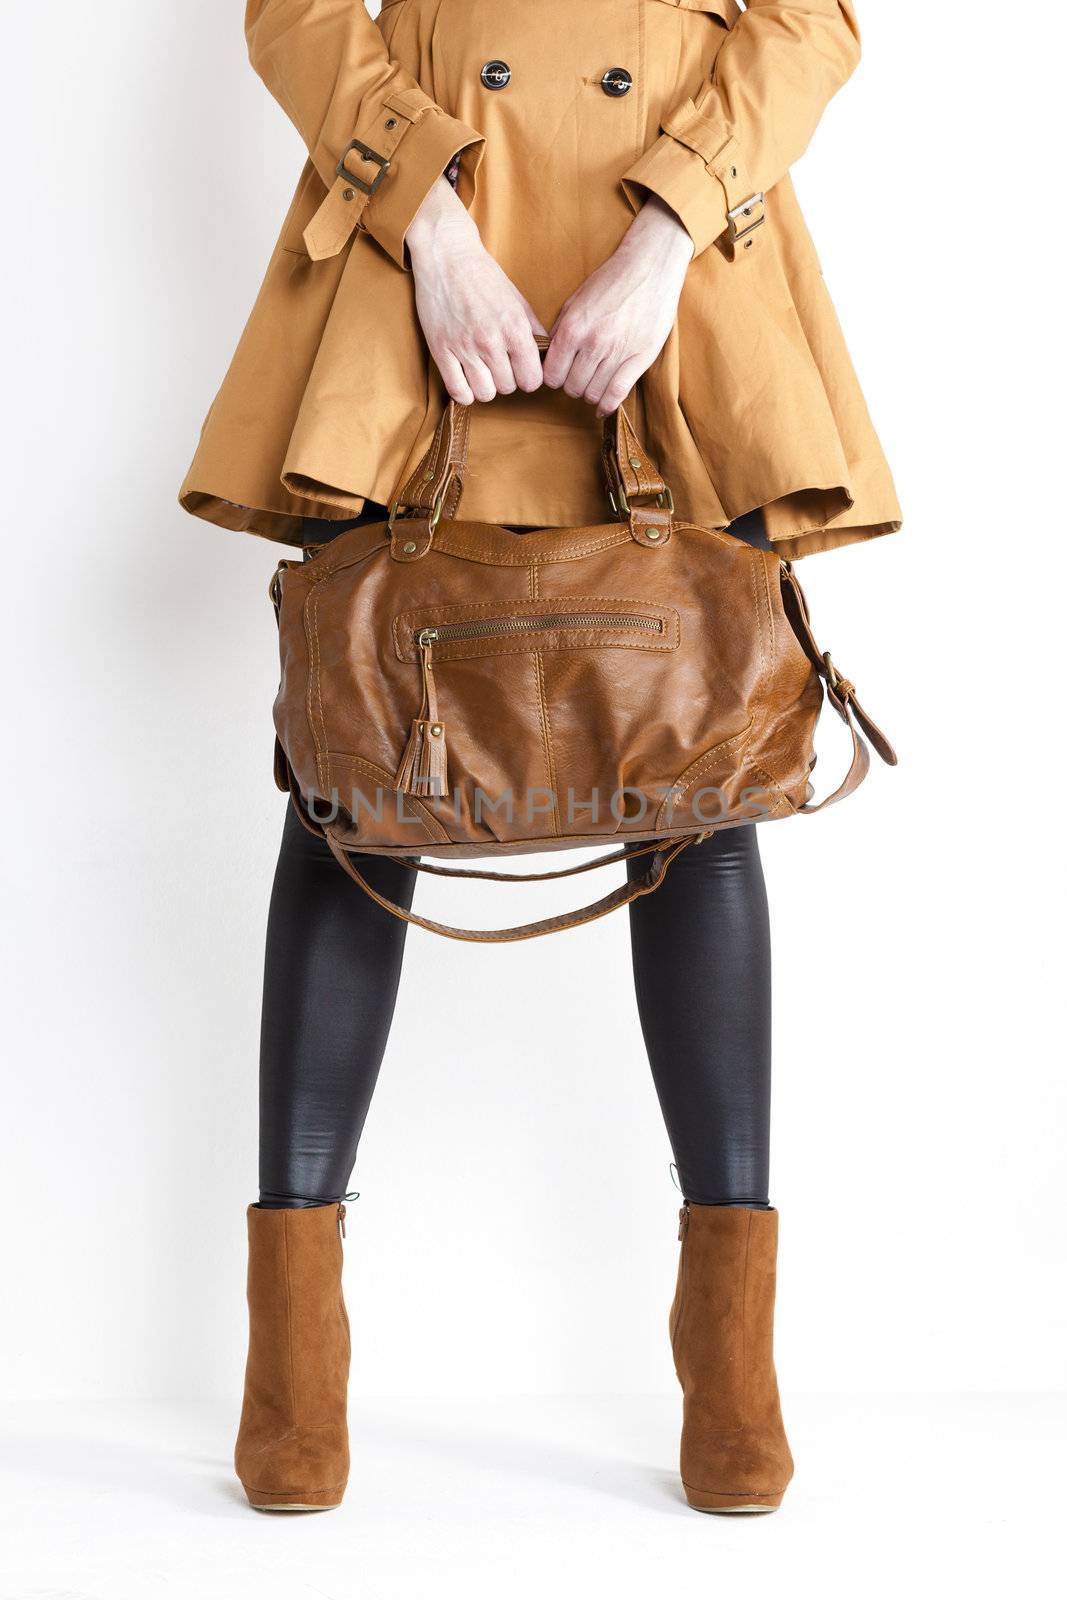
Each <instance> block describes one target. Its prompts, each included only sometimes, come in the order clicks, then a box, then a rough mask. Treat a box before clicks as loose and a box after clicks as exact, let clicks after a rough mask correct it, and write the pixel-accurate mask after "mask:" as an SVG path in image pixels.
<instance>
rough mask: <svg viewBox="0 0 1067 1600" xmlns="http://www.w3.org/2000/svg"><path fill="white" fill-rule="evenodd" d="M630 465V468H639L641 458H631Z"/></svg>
mask: <svg viewBox="0 0 1067 1600" xmlns="http://www.w3.org/2000/svg"><path fill="white" fill-rule="evenodd" d="M630 465H631V467H639V466H640V465H641V457H640V456H631V457H630Z"/></svg>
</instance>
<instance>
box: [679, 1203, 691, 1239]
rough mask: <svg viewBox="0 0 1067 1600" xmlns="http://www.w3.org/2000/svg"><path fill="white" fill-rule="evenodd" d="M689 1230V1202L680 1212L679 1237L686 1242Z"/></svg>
mask: <svg viewBox="0 0 1067 1600" xmlns="http://www.w3.org/2000/svg"><path fill="white" fill-rule="evenodd" d="M688 1232H689V1202H688V1201H686V1203H685V1205H684V1206H683V1207H682V1209H681V1210H680V1211H679V1213H678V1238H679V1240H680V1241H681V1242H682V1243H683V1244H684V1243H685V1236H686V1234H687V1233H688Z"/></svg>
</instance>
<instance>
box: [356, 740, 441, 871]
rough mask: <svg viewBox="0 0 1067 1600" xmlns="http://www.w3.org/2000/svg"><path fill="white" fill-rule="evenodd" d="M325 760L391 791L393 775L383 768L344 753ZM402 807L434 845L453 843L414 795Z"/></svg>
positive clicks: (405, 800) (360, 757) (399, 848)
mask: <svg viewBox="0 0 1067 1600" xmlns="http://www.w3.org/2000/svg"><path fill="white" fill-rule="evenodd" d="M327 760H328V761H330V762H333V763H338V762H340V763H342V764H343V765H344V766H348V767H357V768H358V769H359V770H360V771H361V772H365V773H366V774H367V776H368V777H370V778H376V779H377V780H378V781H379V783H384V786H385V787H386V788H387V789H388V790H390V792H391V791H392V788H393V774H392V773H391V772H387V771H386V770H385V768H384V767H379V766H376V765H375V763H374V762H373V761H365V760H364V758H363V757H362V756H353V755H348V754H347V753H346V752H345V751H333V752H331V754H330V755H329V756H328V757H327ZM404 806H405V811H407V810H411V809H413V810H415V811H416V812H417V813H418V820H419V822H420V823H421V824H422V826H423V827H424V828H425V829H426V832H427V834H428V835H429V837H430V839H431V840H433V842H434V843H435V844H452V843H453V842H454V841H453V840H452V839H451V838H450V837H449V835H448V834H447V833H446V832H445V830H444V828H443V827H442V825H441V823H439V822H438V820H437V818H436V817H435V816H433V814H432V813H431V812H429V811H427V809H426V807H425V806H424V805H423V803H422V801H421V800H419V799H418V798H417V797H416V796H415V795H410V794H409V795H405V796H404ZM397 850H398V852H400V853H403V852H402V849H401V847H400V846H397Z"/></svg>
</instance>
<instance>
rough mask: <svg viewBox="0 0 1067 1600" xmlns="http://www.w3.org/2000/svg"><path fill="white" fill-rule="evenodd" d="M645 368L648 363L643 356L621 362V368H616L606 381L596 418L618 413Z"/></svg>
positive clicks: (632, 357)
mask: <svg viewBox="0 0 1067 1600" xmlns="http://www.w3.org/2000/svg"><path fill="white" fill-rule="evenodd" d="M647 368H648V362H647V361H646V360H645V358H644V356H631V357H630V358H629V360H628V361H624V362H623V364H622V366H621V367H616V369H615V371H614V373H613V374H612V376H611V378H610V379H609V380H608V384H607V387H606V388H605V390H604V393H603V394H602V395H601V397H600V404H599V405H598V406H597V410H596V414H597V416H598V417H610V416H611V414H612V412H614V411H618V409H619V407H620V406H621V405H622V403H623V401H624V400H625V399H626V396H627V395H628V394H629V392H630V390H631V389H632V388H633V386H634V384H635V383H636V382H637V380H638V378H639V377H640V376H641V374H642V373H643V372H645V371H646V370H647Z"/></svg>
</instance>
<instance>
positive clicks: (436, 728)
mask: <svg viewBox="0 0 1067 1600" xmlns="http://www.w3.org/2000/svg"><path fill="white" fill-rule="evenodd" d="M444 731H445V730H444V728H442V726H441V724H440V723H439V722H435V723H434V724H433V727H432V728H431V729H430V732H431V733H432V734H433V736H434V738H435V739H439V738H440V737H441V735H442V733H444Z"/></svg>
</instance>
